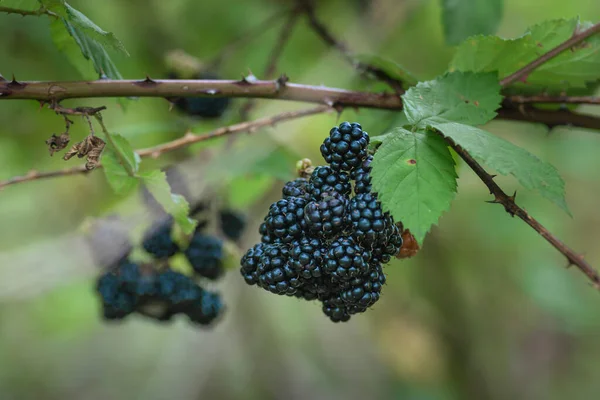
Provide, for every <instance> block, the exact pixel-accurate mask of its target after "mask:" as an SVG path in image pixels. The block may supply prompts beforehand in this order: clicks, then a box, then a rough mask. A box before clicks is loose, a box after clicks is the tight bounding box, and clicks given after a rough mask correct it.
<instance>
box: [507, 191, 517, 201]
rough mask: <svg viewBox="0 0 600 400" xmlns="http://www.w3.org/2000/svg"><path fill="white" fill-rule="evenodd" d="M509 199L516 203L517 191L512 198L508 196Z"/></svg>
mask: <svg viewBox="0 0 600 400" xmlns="http://www.w3.org/2000/svg"><path fill="white" fill-rule="evenodd" d="M508 198H509V199H510V200H511V201H512V202H513V203H514V202H515V199H516V198H517V191H516V190H515V192H514V193H513V195H512V196H508Z"/></svg>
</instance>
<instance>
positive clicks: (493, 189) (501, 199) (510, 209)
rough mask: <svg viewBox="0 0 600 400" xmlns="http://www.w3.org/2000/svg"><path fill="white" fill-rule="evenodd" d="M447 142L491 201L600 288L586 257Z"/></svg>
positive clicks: (459, 149)
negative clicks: (492, 196)
mask: <svg viewBox="0 0 600 400" xmlns="http://www.w3.org/2000/svg"><path fill="white" fill-rule="evenodd" d="M446 142H447V143H448V144H449V145H450V146H451V147H452V148H453V149H454V151H456V153H457V154H458V155H459V156H460V157H461V158H462V159H463V160H465V162H466V163H467V165H468V166H469V167H470V168H471V169H472V170H473V171H474V172H475V173H476V174H477V176H478V177H479V179H481V181H482V182H483V183H484V184H485V185H486V186H487V187H488V189H489V190H490V193H491V194H493V195H494V200H492V201H491V203H498V204H502V205H503V206H504V209H505V210H506V212H507V213H509V214H510V215H511V216H515V215H516V216H517V217H519V218H521V219H522V220H523V221H525V223H527V225H529V226H531V227H532V228H533V229H534V230H535V231H536V232H537V233H539V234H540V235H541V236H542V237H543V238H544V239H546V240H547V241H548V242H549V243H550V244H551V245H552V246H554V248H555V249H556V250H558V251H560V252H561V253H562V254H563V255H564V256H565V257H566V258H567V260H568V261H569V265H576V266H577V268H579V269H580V270H581V272H583V273H584V274H585V275H586V276H587V277H588V278H589V279H590V280H591V281H592V283H593V285H594V287H595V288H596V289H599V290H600V275H598V272H596V270H595V269H594V268H593V267H592V266H591V265H590V264H588V263H587V262H586V261H585V260H584V258H583V257H582V256H581V255H579V254H577V253H575V251H573V250H572V249H571V248H569V247H568V246H567V245H566V244H564V243H563V242H561V241H560V240H559V239H558V238H557V237H556V236H554V235H553V234H552V233H550V232H549V231H548V229H546V228H545V227H544V226H543V225H542V224H540V223H539V222H538V221H537V220H536V219H535V218H533V217H532V216H531V215H529V213H527V211H525V210H524V209H522V208H521V207H519V206H518V205H517V203H515V196H516V192H515V194H514V195H512V196H509V195H507V194H506V193H505V192H504V191H503V190H502V189H501V188H500V186H498V185H497V184H496V182H494V179H493V177H492V176H491V175H490V174H488V173H487V172H486V171H485V169H483V167H482V166H481V165H480V164H479V163H478V162H477V161H475V159H473V157H471V155H470V154H469V153H468V152H467V151H466V150H464V149H463V148H462V147H460V146H459V145H457V144H456V143H454V142H453V141H452V140H451V139H449V138H446Z"/></svg>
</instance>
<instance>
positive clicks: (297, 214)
mask: <svg viewBox="0 0 600 400" xmlns="http://www.w3.org/2000/svg"><path fill="white" fill-rule="evenodd" d="M305 206H306V200H304V199H302V198H299V197H289V198H287V199H281V200H279V201H277V202H275V203H273V204H271V207H270V208H269V213H268V214H267V216H266V218H265V224H266V230H267V234H268V235H269V236H270V237H271V238H273V237H275V238H278V239H280V240H281V241H282V242H283V243H290V242H292V241H293V240H295V239H298V238H300V237H301V236H302V233H303V229H304V226H305V221H304V207H305Z"/></svg>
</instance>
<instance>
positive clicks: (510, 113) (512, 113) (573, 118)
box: [498, 106, 600, 130]
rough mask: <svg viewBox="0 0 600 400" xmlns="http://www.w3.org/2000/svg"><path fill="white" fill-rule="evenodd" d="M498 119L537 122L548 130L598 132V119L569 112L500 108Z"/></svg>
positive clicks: (529, 108) (528, 108) (531, 108)
mask: <svg viewBox="0 0 600 400" xmlns="http://www.w3.org/2000/svg"><path fill="white" fill-rule="evenodd" d="M498 117H499V118H501V119H508V120H513V121H526V122H539V123H542V124H544V125H546V126H547V127H548V128H554V127H556V126H562V125H569V126H576V127H579V128H588V129H598V130H600V118H598V117H596V116H593V115H586V114H580V113H577V112H574V111H569V110H540V109H537V108H534V107H531V106H523V107H520V108H511V107H502V108H500V109H499V110H498Z"/></svg>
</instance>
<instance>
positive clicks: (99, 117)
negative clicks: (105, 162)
mask: <svg viewBox="0 0 600 400" xmlns="http://www.w3.org/2000/svg"><path fill="white" fill-rule="evenodd" d="M94 116H95V117H96V120H97V121H98V124H99V125H100V128H101V129H102V132H103V133H104V135H105V136H106V140H107V141H108V143H109V144H110V145H111V146H112V148H113V150H114V151H115V153H116V154H117V157H119V161H121V164H122V165H123V168H125V171H127V175H129V176H131V177H133V178H137V175H136V174H135V171H134V170H133V168H131V165H129V162H127V157H125V155H124V154H123V152H122V151H121V149H120V148H119V147H118V146H117V145H116V144H115V141H114V140H113V138H112V136H111V134H110V133H109V132H108V129H106V126H105V125H104V121H103V120H102V115H100V113H98V114H96V115H94Z"/></svg>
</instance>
